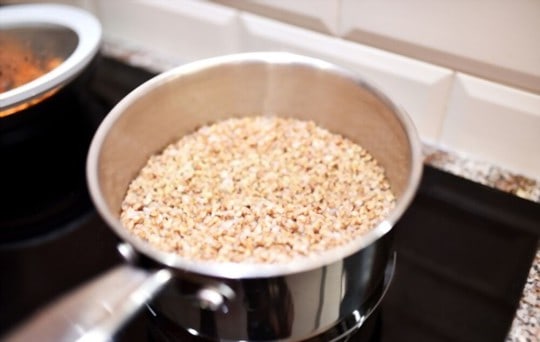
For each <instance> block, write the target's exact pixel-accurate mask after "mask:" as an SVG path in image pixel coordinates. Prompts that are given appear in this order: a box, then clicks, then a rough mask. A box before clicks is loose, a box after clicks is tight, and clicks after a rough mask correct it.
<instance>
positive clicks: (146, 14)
mask: <svg viewBox="0 0 540 342" xmlns="http://www.w3.org/2000/svg"><path fill="white" fill-rule="evenodd" d="M95 1H96V11H97V14H98V16H99V18H100V20H101V22H102V24H103V27H104V32H105V37H106V38H108V39H112V40H114V39H118V40H123V41H127V42H132V43H134V44H138V45H140V46H142V47H144V48H147V49H151V50H152V51H155V52H156V53H157V54H161V55H167V56H171V58H177V59H179V60H181V61H191V60H195V59H200V58H205V57H211V56H216V55H221V54H228V53H232V52H235V51H236V50H237V47H238V41H237V25H236V24H237V11H236V10H233V9H229V8H227V7H223V6H218V5H214V4H209V3H205V2H199V1H187V0H115V1H108V0H95Z"/></svg>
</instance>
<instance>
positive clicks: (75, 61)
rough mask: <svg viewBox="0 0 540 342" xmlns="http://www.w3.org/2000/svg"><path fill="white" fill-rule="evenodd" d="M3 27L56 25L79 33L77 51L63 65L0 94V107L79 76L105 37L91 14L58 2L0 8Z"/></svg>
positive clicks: (30, 96)
mask: <svg viewBox="0 0 540 342" xmlns="http://www.w3.org/2000/svg"><path fill="white" fill-rule="evenodd" d="M0 14H1V17H2V20H1V21H0V30H1V29H7V28H20V27H32V26H36V25H55V26H61V27H65V28H67V29H69V30H71V31H73V32H74V33H75V34H76V35H77V46H76V47H75V50H74V51H73V52H72V53H71V54H70V55H69V57H68V58H67V59H65V60H64V61H63V62H62V63H61V64H60V65H59V66H57V67H56V68H54V69H52V70H51V71H49V72H47V73H45V74H43V75H41V76H40V77H38V78H36V79H34V80H32V81H30V82H27V83H25V84H23V85H21V86H18V87H16V88H13V89H10V90H8V91H6V92H3V93H0V108H1V109H7V108H9V107H11V106H14V105H17V104H20V103H22V102H26V101H28V100H31V99H33V98H35V97H38V96H39V95H41V94H43V93H45V92H47V91H49V90H52V89H54V88H56V87H59V86H61V85H63V84H65V83H66V82H68V81H70V80H71V79H73V78H74V77H75V76H77V75H78V74H79V73H80V72H81V71H82V70H83V69H84V68H85V67H86V66H87V65H88V64H89V63H90V62H91V61H92V59H93V58H94V56H95V55H96V54H97V52H98V50H99V46H100V43H101V37H102V29H101V24H100V23H99V21H98V20H97V19H96V17H95V16H94V15H92V14H91V13H89V12H87V11H85V10H83V9H80V8H76V7H72V6H67V5H58V4H23V5H10V6H6V7H2V8H0Z"/></svg>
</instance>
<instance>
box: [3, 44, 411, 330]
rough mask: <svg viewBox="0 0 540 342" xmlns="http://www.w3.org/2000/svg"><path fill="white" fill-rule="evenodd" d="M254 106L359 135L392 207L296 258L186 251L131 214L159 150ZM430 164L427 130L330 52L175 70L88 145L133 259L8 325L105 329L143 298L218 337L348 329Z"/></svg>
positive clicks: (98, 189)
mask: <svg viewBox="0 0 540 342" xmlns="http://www.w3.org/2000/svg"><path fill="white" fill-rule="evenodd" d="M250 115H278V116H286V117H295V118H299V119H307V120H313V121H315V122H316V123H318V124H319V125H321V126H323V127H325V128H327V129H328V130H330V131H332V132H335V133H339V134H342V135H343V136H346V137H348V138H350V139H352V140H353V141H355V142H357V143H359V144H360V145H362V146H363V147H365V148H366V149H367V150H368V151H369V152H370V153H371V154H372V155H373V156H374V157H375V158H376V159H377V160H378V161H379V162H380V163H381V164H382V166H383V167H384V168H385V169H386V172H387V176H388V178H389V182H390V185H391V187H392V190H393V191H394V193H395V195H396V197H397V199H398V200H397V205H396V207H395V209H394V210H393V211H392V212H391V213H390V214H389V215H388V217H386V218H384V220H382V222H381V223H380V224H379V225H378V226H377V227H376V228H375V229H373V230H372V231H370V232H369V233H368V234H366V235H365V236H362V237H360V238H357V239H354V240H352V241H350V243H348V244H347V245H344V246H342V247H339V248H335V249H332V250H328V251H325V252H324V253H321V254H320V255H317V256H316V257H309V258H300V259H295V260H293V261H291V262H289V263H286V264H245V263H221V262H200V261H193V260H188V259H185V258H182V257H180V256H178V255H175V254H170V253H165V252H162V251H159V250H157V249H155V248H154V247H152V246H150V245H149V244H147V243H146V242H144V241H142V240H140V239H138V238H137V237H135V236H133V235H131V234H130V233H129V232H128V231H127V230H126V229H124V228H123V227H122V225H121V223H120V221H119V213H120V205H121V202H122V199H123V197H124V195H125V192H126V189H127V187H128V184H129V183H130V181H131V180H132V179H133V178H134V177H135V176H136V175H137V173H138V171H139V170H140V168H141V167H142V166H143V165H144V164H145V162H146V160H147V158H148V157H149V156H150V155H152V154H154V153H156V152H158V151H160V150H161V149H163V148H164V147H165V146H166V145H167V144H168V143H170V142H172V141H174V140H176V139H178V138H179V137H181V136H182V135H185V134H187V133H190V132H192V131H194V129H195V128H196V127H198V126H201V125H202V124H207V123H210V122H214V121H218V120H221V119H224V118H228V117H233V116H234V117H239V116H250ZM421 170H422V158H421V151H420V142H419V138H418V136H417V133H416V131H415V128H414V126H413V124H412V123H411V120H410V119H409V118H408V116H407V115H406V114H405V113H404V112H403V111H402V110H400V109H399V108H398V107H396V105H394V104H393V103H392V101H390V100H389V99H388V98H387V97H386V96H385V95H384V94H382V93H381V92H380V91H378V90H377V89H375V88H374V87H373V86H371V85H369V84H368V83H367V82H365V81H363V80H362V79H361V78H359V77H358V76H355V75H354V74H352V73H351V72H349V71H347V70H344V69H342V68H339V67H337V66H335V65H332V64H330V63H327V62H324V61H321V60H317V59H313V58H308V57H303V56H299V55H293V54H289V53H280V52H265V53H247V54H238V55H229V56H223V57H216V58H211V59H207V60H202V61H197V62H194V63H190V64H187V65H183V66H180V67H178V68H175V69H173V70H170V71H168V72H165V73H163V74H161V75H158V76H156V77H155V78H153V79H152V80H150V81H148V82H147V83H145V84H143V85H141V86H140V87H138V88H137V89H135V90H134V91H133V92H132V93H130V94H129V95H128V96H126V97H125V98H124V99H123V100H122V101H120V102H119V103H118V104H117V105H116V106H115V107H114V108H113V110H112V111H111V112H110V114H109V115H108V116H107V117H106V119H105V120H104V121H103V123H102V124H101V126H100V128H99V129H98V131H97V133H96V134H95V136H94V140H93V142H92V145H91V148H90V152H89V155H88V163H87V173H88V174H87V177H88V184H89V187H90V192H91V196H92V198H93V200H94V203H95V205H96V207H97V210H98V212H99V213H100V214H101V216H102V217H103V218H104V219H105V221H106V222H107V223H108V224H109V225H110V227H111V228H112V230H113V231H114V232H115V233H116V234H117V235H118V236H119V237H120V238H121V239H122V240H123V241H124V243H122V244H121V245H120V246H119V250H120V252H121V253H122V255H123V256H124V257H125V258H126V260H127V262H126V264H125V265H123V266H120V267H118V268H117V269H114V270H112V271H110V272H109V273H108V274H106V275H104V276H102V277H101V278H100V279H98V280H96V281H95V282H93V283H91V284H88V285H86V286H85V287H84V288H83V289H81V290H79V291H76V292H74V293H72V294H69V295H68V296H67V297H64V298H63V299H61V300H60V301H59V302H58V303H56V305H55V306H52V307H50V308H49V309H45V311H43V312H41V313H40V314H38V315H37V316H36V317H34V318H33V320H31V321H30V322H29V323H27V324H26V325H24V326H22V327H21V328H20V329H18V330H16V331H15V332H14V333H13V334H12V335H10V337H11V338H14V339H22V340H33V338H35V337H36V336H39V338H38V339H39V340H44V338H49V339H54V340H76V339H78V338H80V339H82V340H92V341H95V340H97V339H102V340H106V339H108V338H110V337H111V336H112V334H113V333H114V332H115V331H116V330H117V329H118V328H119V327H120V326H122V324H124V323H125V322H126V321H127V320H128V319H129V317H131V315H133V314H134V313H135V312H136V310H138V309H139V308H141V307H142V306H144V304H145V303H146V304H147V305H149V306H150V307H151V308H152V310H153V311H154V312H156V313H157V314H158V315H162V316H164V317H166V318H167V319H168V320H169V321H171V322H173V323H175V324H178V325H179V326H181V327H183V328H185V329H186V330H187V331H189V332H191V333H193V334H195V335H200V336H205V337H210V338H215V339H219V340H250V341H251V340H253V341H260V340H265V341H267V340H276V341H285V340H286V341H295V340H300V339H306V338H309V337H312V336H317V335H321V334H324V332H325V331H328V330H329V329H331V328H333V327H336V326H339V327H341V330H342V331H343V333H347V332H348V331H350V330H352V329H355V328H357V327H358V326H360V325H361V324H362V322H363V321H364V320H365V318H366V317H367V316H368V315H369V313H370V312H372V310H373V308H374V307H375V305H376V303H377V302H378V301H379V300H380V298H381V296H382V291H384V289H385V287H386V286H387V282H385V273H386V272H387V270H388V269H389V267H390V268H391V267H392V263H393V261H394V256H393V252H392V250H391V237H392V227H393V226H394V224H395V223H396V222H397V221H398V220H399V218H400V217H401V215H402V214H403V213H404V212H405V210H406V209H407V207H408V206H409V204H410V203H411V200H412V199H413V197H414V194H415V192H416V189H417V187H418V184H419V181H420V178H421ZM160 292H161V293H160ZM158 293H160V294H159V295H157V296H156V294H158ZM152 298H155V299H154V300H153V301H151V300H150V299H152ZM194 304H195V305H194ZM201 312H205V313H206V314H207V315H206V317H210V320H211V322H212V324H211V326H212V328H211V329H208V328H207V326H208V324H203V323H202V322H201V320H200V317H201ZM333 331H335V329H334V330H333ZM336 337H338V336H327V340H332V338H336Z"/></svg>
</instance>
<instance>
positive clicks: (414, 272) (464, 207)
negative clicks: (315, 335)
mask: <svg viewBox="0 0 540 342" xmlns="http://www.w3.org/2000/svg"><path fill="white" fill-rule="evenodd" d="M152 76H153V75H152V74H151V73H149V72H147V71H145V70H141V69H137V68H134V67H131V66H128V65H125V64H123V63H121V62H118V61H116V60H112V59H108V58H102V59H101V60H99V62H98V63H97V65H96V69H95V72H94V75H93V79H92V81H91V82H90V84H89V86H88V88H87V89H86V91H87V92H88V94H87V96H86V98H87V100H88V101H90V102H91V103H88V104H87V105H88V106H92V107H93V108H94V111H95V116H94V119H95V120H101V119H102V118H103V116H104V115H105V114H106V113H107V112H108V110H109V109H110V108H112V106H113V105H114V104H115V103H117V102H118V101H119V100H120V99H121V98H122V97H123V96H125V95H126V94H127V93H128V92H129V91H130V90H132V89H133V88H135V87H136V86H137V85H139V84H141V83H142V82H144V81H145V80H147V79H149V78H150V77H152ZM85 196H87V194H85ZM84 203H88V204H87V205H86V207H85V208H84V210H81V209H80V208H78V209H77V210H79V211H78V212H77V215H75V217H69V216H68V218H66V219H65V220H64V221H63V222H62V223H59V224H56V225H55V227H54V228H50V229H49V230H47V231H45V232H44V231H42V230H41V231H39V234H37V235H36V236H34V237H32V238H26V239H24V240H23V241H18V242H13V241H10V242H9V243H8V242H6V241H1V240H0V267H1V269H2V270H3V276H2V280H1V281H0V335H1V334H2V333H3V332H5V331H6V330H7V329H9V328H10V327H13V326H14V325H15V324H17V323H18V322H20V321H21V320H23V319H24V318H26V317H28V315H30V314H31V313H32V312H33V311H34V310H36V309H38V308H39V307H40V306H42V305H44V304H46V303H47V302H49V301H50V300H52V299H53V298H55V297H56V296H58V295H60V294H62V293H64V292H65V291H67V290H69V289H71V288H73V287H75V286H76V285H78V284H81V283H83V282H85V281H86V280H88V279H90V278H91V277H93V276H95V275H97V274H99V273H101V272H102V271H104V270H106V269H108V268H110V267H112V266H113V265H115V264H118V263H120V262H121V259H120V257H119V255H118V254H117V252H116V248H115V246H116V244H117V243H118V239H117V238H116V236H115V235H114V234H113V233H112V232H111V231H110V230H109V229H108V228H107V227H106V225H105V224H104V223H103V221H102V220H101V219H100V218H99V217H98V215H97V214H96V213H95V211H94V209H93V207H92V206H91V204H90V202H84ZM538 222H540V205H538V204H536V203H532V202H529V201H526V200H522V199H519V198H517V197H515V196H512V195H509V194H506V193H503V192H500V191H497V190H494V189H491V188H487V187H485V186H482V185H480V184H477V183H473V182H470V181H467V180H465V179H462V178H459V177H456V176H453V175H450V174H448V173H445V172H442V171H439V170H437V169H434V168H431V167H428V166H426V167H425V168H424V176H423V179H422V183H421V185H420V189H419V192H418V194H417V196H416V198H415V200H414V202H413V204H412V205H411V207H410V208H409V209H408V210H407V212H406V214H405V215H404V217H403V218H402V219H401V220H400V221H399V223H398V224H397V225H396V227H395V228H394V229H395V249H396V251H397V255H398V257H397V267H396V272H395V275H394V279H393V282H392V285H391V287H390V290H389V291H388V293H387V295H386V297H385V298H384V300H383V302H382V304H381V306H380V309H379V310H378V312H377V315H376V316H374V318H373V320H376V329H377V332H378V333H377V335H376V339H377V340H379V341H385V342H393V341H503V340H504V338H505V336H506V335H507V333H508V330H509V328H510V325H511V322H512V319H513V317H514V313H515V310H516V308H517V305H518V301H519V298H520V295H521V292H522V289H523V285H524V282H525V279H526V277H527V272H528V270H529V268H530V266H531V262H532V260H533V256H534V253H535V252H536V249H537V246H538V241H539V240H538V239H539V237H540V227H539V225H538ZM4 228H5V227H1V226H0V229H4ZM147 323H148V319H147V317H146V313H145V312H144V310H143V312H142V313H141V314H140V315H139V316H137V317H136V318H135V319H134V320H133V321H132V322H131V323H130V324H129V325H128V326H127V327H126V328H125V329H124V330H123V331H121V332H120V333H119V334H118V336H116V339H117V340H119V341H146V340H149V339H150V338H151V336H150V335H149V330H148V324H147ZM358 336H360V335H355V336H353V337H352V338H351V339H350V341H356V340H360V337H358ZM183 340H185V341H188V340H189V339H188V338H187V337H185V338H184V339H183Z"/></svg>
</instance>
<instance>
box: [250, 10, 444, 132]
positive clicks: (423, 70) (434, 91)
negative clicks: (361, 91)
mask: <svg viewBox="0 0 540 342" xmlns="http://www.w3.org/2000/svg"><path fill="white" fill-rule="evenodd" d="M240 18H241V20H240V23H241V33H242V36H241V41H242V49H243V50H246V51H264V50H284V51H290V52H296V53H300V54H304V55H308V56H313V57H318V58H321V59H325V60H327V61H329V62H333V63H335V64H337V65H341V66H343V67H346V68H348V69H350V70H352V71H354V72H356V73H357V74H359V75H360V76H362V77H363V78H365V79H366V80H368V81H370V83H373V84H374V85H375V86H377V87H378V88H380V89H381V90H382V91H383V92H385V93H386V94H387V95H389V97H390V98H392V99H393V100H394V101H395V102H396V103H397V104H398V105H400V106H402V107H403V108H404V109H405V110H406V111H407V112H408V113H409V115H410V116H411V118H412V119H413V122H414V123H415V125H416V127H417V129H418V131H419V133H420V136H421V137H422V139H423V140H425V141H427V142H435V141H436V140H437V139H438V135H439V130H440V126H441V123H442V120H443V116H444V113H445V105H446V100H447V96H448V92H449V89H450V85H451V82H452V72H451V71H450V70H448V69H444V68H440V67H437V66H433V65H429V64H427V63H423V62H419V61H415V60H412V59H409V58H405V57H402V56H399V55H395V54H391V53H388V52H385V51H382V50H378V49H374V48H370V47H367V46H362V45H360V44H354V43H351V42H347V41H344V40H341V39H339V38H335V37H329V36H326V35H323V34H319V33H315V32H312V31H308V30H305V29H302V28H298V27H294V26H292V25H288V24H283V23H280V22H277V21H274V20H270V19H266V18H262V17H259V16H255V15H251V14H247V13H242V14H241V16H240Z"/></svg>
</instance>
